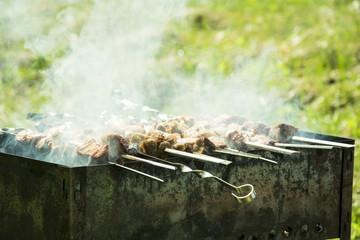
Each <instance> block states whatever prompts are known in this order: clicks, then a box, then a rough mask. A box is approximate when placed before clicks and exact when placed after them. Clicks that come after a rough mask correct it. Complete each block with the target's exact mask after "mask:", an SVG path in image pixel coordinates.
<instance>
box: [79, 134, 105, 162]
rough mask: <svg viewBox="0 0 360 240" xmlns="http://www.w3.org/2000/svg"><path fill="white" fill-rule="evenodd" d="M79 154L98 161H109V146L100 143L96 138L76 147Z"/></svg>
mask: <svg viewBox="0 0 360 240" xmlns="http://www.w3.org/2000/svg"><path fill="white" fill-rule="evenodd" d="M76 152H77V154H78V156H80V157H83V158H86V159H89V161H94V162H96V163H101V162H108V161H109V160H110V159H109V146H108V145H99V144H97V143H96V141H95V140H94V139H91V140H89V141H87V142H86V143H84V144H82V145H81V146H79V147H78V148H77V149H76Z"/></svg>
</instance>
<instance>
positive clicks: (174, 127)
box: [156, 120, 189, 136]
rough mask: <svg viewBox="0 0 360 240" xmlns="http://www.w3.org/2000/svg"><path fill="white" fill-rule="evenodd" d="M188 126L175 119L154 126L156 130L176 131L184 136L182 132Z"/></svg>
mask: <svg viewBox="0 0 360 240" xmlns="http://www.w3.org/2000/svg"><path fill="white" fill-rule="evenodd" d="M188 128H189V127H188V126H187V125H186V124H185V123H184V122H183V121H181V122H178V121H175V120H171V121H168V122H165V123H162V124H159V125H158V126H157V127H156V130H159V131H163V132H167V133H178V134H180V135H181V136H184V132H185V130H186V129H188Z"/></svg>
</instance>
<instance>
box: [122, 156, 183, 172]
mask: <svg viewBox="0 0 360 240" xmlns="http://www.w3.org/2000/svg"><path fill="white" fill-rule="evenodd" d="M121 157H122V158H126V159H129V160H135V161H139V162H143V163H148V164H150V165H153V166H157V167H162V168H167V169H170V170H174V171H175V170H176V167H174V166H172V165H169V164H164V163H158V162H154V161H151V160H147V159H144V158H139V157H135V156H132V155H129V154H124V155H121Z"/></svg>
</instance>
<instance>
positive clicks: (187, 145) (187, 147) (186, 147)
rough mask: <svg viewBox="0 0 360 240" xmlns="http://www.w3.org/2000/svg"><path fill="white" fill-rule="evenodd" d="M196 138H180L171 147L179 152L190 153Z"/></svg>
mask: <svg viewBox="0 0 360 240" xmlns="http://www.w3.org/2000/svg"><path fill="white" fill-rule="evenodd" d="M196 141H197V138H180V139H178V140H177V142H176V143H175V144H174V145H173V149H176V150H179V151H186V152H192V151H193V146H194V145H195V143H196Z"/></svg>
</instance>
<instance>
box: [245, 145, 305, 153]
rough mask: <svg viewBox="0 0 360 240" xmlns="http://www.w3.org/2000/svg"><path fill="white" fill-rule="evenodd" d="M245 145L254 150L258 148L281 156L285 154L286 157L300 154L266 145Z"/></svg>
mask: <svg viewBox="0 0 360 240" xmlns="http://www.w3.org/2000/svg"><path fill="white" fill-rule="evenodd" d="M245 144H246V145H248V146H251V147H254V148H260V149H264V150H268V151H271V152H278V153H282V154H286V155H291V154H294V153H300V152H299V151H293V150H289V149H285V148H279V147H273V146H268V145H265V144H261V143H254V142H245Z"/></svg>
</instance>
